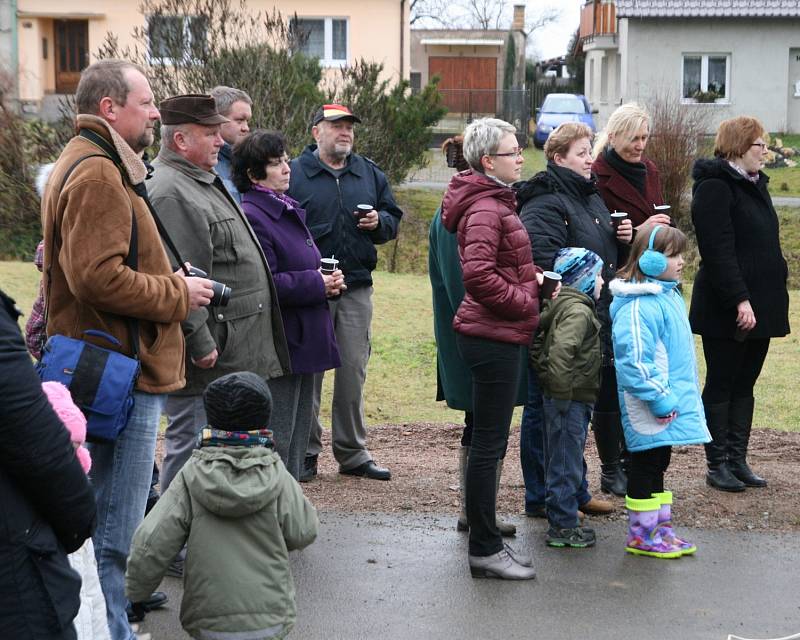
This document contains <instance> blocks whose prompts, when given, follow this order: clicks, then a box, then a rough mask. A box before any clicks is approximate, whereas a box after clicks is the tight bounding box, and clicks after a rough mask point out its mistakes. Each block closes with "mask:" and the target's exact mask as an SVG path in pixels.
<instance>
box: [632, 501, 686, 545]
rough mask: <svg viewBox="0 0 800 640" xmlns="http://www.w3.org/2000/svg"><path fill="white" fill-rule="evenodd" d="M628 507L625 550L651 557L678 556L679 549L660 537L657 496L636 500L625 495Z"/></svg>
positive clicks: (659, 507) (659, 505) (659, 506)
mask: <svg viewBox="0 0 800 640" xmlns="http://www.w3.org/2000/svg"><path fill="white" fill-rule="evenodd" d="M625 506H626V507H627V508H628V538H627V540H626V541H625V551H627V552H628V553H632V554H634V555H637V556H650V557H652V558H680V557H681V555H682V554H681V550H680V549H679V548H678V547H677V546H675V545H672V544H669V543H667V542H665V541H664V540H663V539H662V538H661V534H660V533H659V528H658V512H659V510H660V509H661V503H660V502H659V500H658V499H657V498H648V499H645V500H637V499H635V498H631V497H629V496H625Z"/></svg>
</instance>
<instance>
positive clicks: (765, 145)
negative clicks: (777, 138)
mask: <svg viewBox="0 0 800 640" xmlns="http://www.w3.org/2000/svg"><path fill="white" fill-rule="evenodd" d="M750 146H751V147H761V150H762V151H763V150H764V149H766V148H767V143H766V142H754V143H753V144H751V145H750Z"/></svg>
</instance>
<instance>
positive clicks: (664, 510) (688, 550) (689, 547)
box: [653, 491, 697, 556]
mask: <svg viewBox="0 0 800 640" xmlns="http://www.w3.org/2000/svg"><path fill="white" fill-rule="evenodd" d="M653 498H655V499H656V500H658V501H659V503H660V504H661V508H660V509H659V510H658V532H659V533H660V534H661V539H662V540H663V541H664V542H667V543H669V544H671V545H674V546H676V547H678V548H679V549H680V550H681V555H683V556H690V555H692V554H693V553H694V552H695V551H697V547H696V546H695V545H694V544H692V543H691V542H689V541H688V540H684V539H683V538H679V537H678V536H676V535H675V532H674V531H673V530H672V491H662V492H661V493H654V494H653Z"/></svg>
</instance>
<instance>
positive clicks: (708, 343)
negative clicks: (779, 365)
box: [689, 116, 789, 491]
mask: <svg viewBox="0 0 800 640" xmlns="http://www.w3.org/2000/svg"><path fill="white" fill-rule="evenodd" d="M765 135H766V132H765V130H764V127H763V126H762V125H761V123H760V122H759V121H758V120H756V119H755V118H750V117H745V116H742V117H739V118H733V119H730V120H725V121H724V122H722V123H721V124H720V126H719V130H718V131H717V137H716V141H715V145H714V156H715V157H714V159H712V160H706V159H703V160H698V161H697V162H696V163H695V166H694V169H693V171H692V175H693V177H694V181H695V182H694V186H693V188H692V221H693V222H694V227H695V232H696V234H697V245H698V249H699V250H700V259H701V262H700V269H699V271H698V272H697V277H696V279H695V282H694V290H693V291H692V307H691V310H690V312H689V320H690V321H691V324H692V330H693V331H694V333H697V334H699V335H701V336H702V338H703V352H704V354H705V360H706V371H707V373H706V383H705V387H704V389H703V405H704V407H705V413H706V421H707V422H708V429H709V431H710V432H711V436H712V438H713V442H711V443H710V444H707V445H706V459H707V462H708V473H707V475H706V482H707V483H708V484H709V485H710V486H712V487H715V488H717V489H720V490H722V491H744V489H745V487H764V486H766V484H767V482H766V480H764V479H763V478H760V477H759V476H757V475H756V474H755V473H753V471H752V470H751V469H750V467H749V466H748V465H747V460H746V457H747V446H748V442H749V440H750V427H751V425H752V422H753V404H754V400H753V387H754V386H755V383H756V380H757V379H758V376H759V374H760V373H761V367H762V365H763V364H764V359H765V358H766V356H767V351H768V349H769V341H770V338H777V337H782V336H785V335H786V334H787V333H789V294H788V292H787V290H786V279H787V276H788V269H787V267H786V261H785V260H784V259H783V254H782V252H781V244H780V237H779V230H778V216H777V214H776V213H775V208H774V207H773V206H772V199H771V198H770V195H769V192H768V191H767V183H768V182H769V178H768V177H767V176H766V175H765V174H764V173H763V172H762V171H761V168H762V167H763V166H764V156H765V155H766V151H767V149H766V144H765V142H764V137H765Z"/></svg>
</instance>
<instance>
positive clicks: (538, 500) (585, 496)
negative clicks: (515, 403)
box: [519, 366, 592, 513]
mask: <svg viewBox="0 0 800 640" xmlns="http://www.w3.org/2000/svg"><path fill="white" fill-rule="evenodd" d="M519 460H520V464H521V466H522V477H523V479H524V480H525V511H527V512H528V513H534V512H535V511H537V510H538V509H541V508H542V507H544V506H545V498H546V487H545V459H544V404H543V399H542V390H541V388H540V387H539V378H538V376H537V375H536V370H535V369H534V368H533V367H530V366H529V367H528V400H527V402H526V403H525V408H524V409H523V410H522V421H521V423H520V426H519ZM581 460H582V466H583V477H582V479H581V483H580V487H579V488H578V492H577V494H576V495H575V498H576V499H577V501H578V504H579V505H581V504H586V503H587V502H589V500H591V499H592V496H591V494H590V493H589V482H588V480H587V479H586V460H583V456H581Z"/></svg>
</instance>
